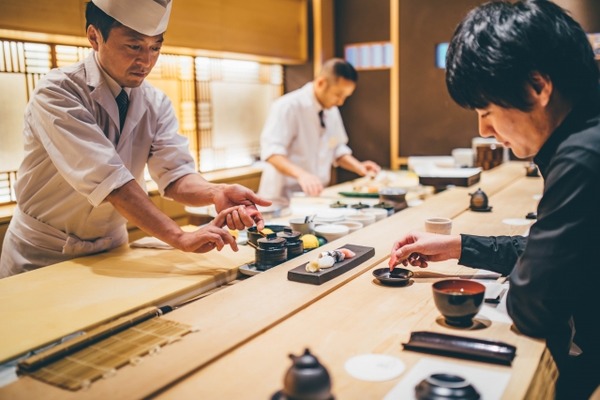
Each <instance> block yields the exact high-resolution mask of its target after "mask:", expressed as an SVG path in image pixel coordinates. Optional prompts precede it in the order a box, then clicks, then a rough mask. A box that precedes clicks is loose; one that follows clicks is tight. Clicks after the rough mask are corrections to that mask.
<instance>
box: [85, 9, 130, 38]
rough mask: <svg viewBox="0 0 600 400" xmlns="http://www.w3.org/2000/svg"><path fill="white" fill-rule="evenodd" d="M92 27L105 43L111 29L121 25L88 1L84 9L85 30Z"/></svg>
mask: <svg viewBox="0 0 600 400" xmlns="http://www.w3.org/2000/svg"><path fill="white" fill-rule="evenodd" d="M90 25H94V26H95V27H96V29H98V30H99V31H100V34H101V35H102V39H104V41H106V40H107V39H108V35H109V34H110V31H111V30H112V28H114V27H116V26H120V25H122V24H121V23H120V22H119V21H117V20H116V19H114V18H113V17H111V16H110V15H108V14H107V13H105V12H104V11H102V10H101V9H100V8H98V7H97V6H96V5H95V4H94V3H92V2H91V1H88V2H87V4H86V7H85V29H86V30H87V28H88V27H89V26H90Z"/></svg>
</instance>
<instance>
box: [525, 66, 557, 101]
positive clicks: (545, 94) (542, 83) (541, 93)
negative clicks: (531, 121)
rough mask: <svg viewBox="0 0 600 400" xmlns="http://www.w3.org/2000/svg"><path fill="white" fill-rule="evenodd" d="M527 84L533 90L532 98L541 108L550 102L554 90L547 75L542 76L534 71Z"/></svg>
mask: <svg viewBox="0 0 600 400" xmlns="http://www.w3.org/2000/svg"><path fill="white" fill-rule="evenodd" d="M529 84H530V85H531V88H532V89H533V90H532V92H533V93H531V94H532V96H533V97H534V98H535V99H536V101H537V102H538V103H539V104H540V105H541V106H546V105H548V103H549V102H550V96H551V95H552V92H553V90H554V85H553V84H552V80H551V79H550V77H549V76H548V75H543V74H541V73H539V72H537V71H534V72H532V73H531V75H530V76H529Z"/></svg>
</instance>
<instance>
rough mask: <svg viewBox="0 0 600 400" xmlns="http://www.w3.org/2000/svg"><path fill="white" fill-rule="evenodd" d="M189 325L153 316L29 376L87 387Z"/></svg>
mask: <svg viewBox="0 0 600 400" xmlns="http://www.w3.org/2000/svg"><path fill="white" fill-rule="evenodd" d="M192 331H193V329H192V327H190V326H188V325H185V324H181V323H178V322H174V321H169V320H167V319H162V318H153V319H150V320H147V321H144V322H142V323H140V324H138V325H135V326H133V327H131V328H129V329H127V330H125V331H122V332H119V333H117V334H115V335H113V336H110V337H108V338H106V339H104V340H102V341H99V342H97V343H95V344H92V345H90V346H89V347H86V348H84V349H82V350H79V351H77V352H75V353H73V354H70V355H68V356H65V357H64V358H62V359H60V360H58V361H55V362H53V363H51V364H49V365H47V366H45V367H43V368H40V369H39V370H37V371H34V372H30V373H27V374H28V375H29V376H31V377H33V378H36V379H39V380H41V381H44V382H46V383H49V384H51V385H54V386H58V387H61V388H65V389H69V390H80V389H84V388H88V387H89V386H90V385H91V384H92V382H94V381H95V380H97V379H100V378H109V377H111V376H113V375H114V374H116V372H117V369H118V368H120V367H122V366H124V365H126V364H134V365H135V364H138V363H139V362H140V361H141V357H143V356H145V355H152V354H155V353H157V352H159V351H160V348H161V347H162V346H165V345H167V344H170V343H173V342H174V341H177V340H179V339H181V338H182V337H183V336H185V335H187V334H188V333H190V332H192Z"/></svg>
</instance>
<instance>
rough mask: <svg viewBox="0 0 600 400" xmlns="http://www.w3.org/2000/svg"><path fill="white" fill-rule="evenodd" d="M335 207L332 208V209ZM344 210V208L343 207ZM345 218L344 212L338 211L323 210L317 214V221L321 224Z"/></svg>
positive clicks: (333, 222) (332, 222)
mask: <svg viewBox="0 0 600 400" xmlns="http://www.w3.org/2000/svg"><path fill="white" fill-rule="evenodd" d="M333 210H335V209H332V211H333ZM342 210H343V209H342ZM343 220H344V214H342V213H337V212H323V213H319V214H317V215H316V216H315V222H316V223H321V224H335V223H337V222H340V221H343Z"/></svg>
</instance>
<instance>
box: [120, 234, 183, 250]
mask: <svg viewBox="0 0 600 400" xmlns="http://www.w3.org/2000/svg"><path fill="white" fill-rule="evenodd" d="M129 247H143V248H149V249H166V250H169V249H173V246H171V245H169V244H167V243H165V242H163V241H162V240H160V239H157V238H155V237H154V236H146V237H143V238H141V239H138V240H135V241H133V242H131V243H129Z"/></svg>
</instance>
